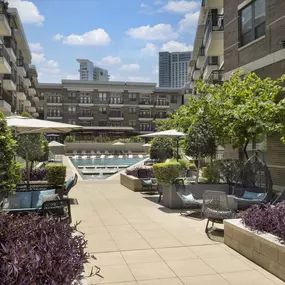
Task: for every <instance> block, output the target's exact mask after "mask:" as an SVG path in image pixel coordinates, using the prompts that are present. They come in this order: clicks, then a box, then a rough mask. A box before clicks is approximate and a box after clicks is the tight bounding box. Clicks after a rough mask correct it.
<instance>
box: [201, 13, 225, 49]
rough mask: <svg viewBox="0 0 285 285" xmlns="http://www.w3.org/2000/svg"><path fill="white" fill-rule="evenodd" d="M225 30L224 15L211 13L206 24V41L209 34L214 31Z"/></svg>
mask: <svg viewBox="0 0 285 285" xmlns="http://www.w3.org/2000/svg"><path fill="white" fill-rule="evenodd" d="M223 30H224V15H218V14H210V15H208V18H207V21H206V26H205V43H207V42H208V40H209V35H210V33H211V32H212V31H213V32H215V31H223Z"/></svg>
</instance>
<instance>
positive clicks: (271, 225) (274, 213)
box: [239, 202, 285, 244]
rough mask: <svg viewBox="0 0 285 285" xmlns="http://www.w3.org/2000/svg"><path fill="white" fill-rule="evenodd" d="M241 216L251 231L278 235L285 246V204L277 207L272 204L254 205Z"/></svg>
mask: <svg viewBox="0 0 285 285" xmlns="http://www.w3.org/2000/svg"><path fill="white" fill-rule="evenodd" d="M239 216H240V217H241V219H242V222H243V224H244V225H245V226H247V227H249V228H250V229H251V230H255V231H258V232H261V233H264V232H266V233H271V234H273V235H276V236H277V237H278V238H279V240H280V242H281V243H283V244H285V202H282V203H279V204H277V205H276V206H275V207H271V205H270V204H267V205H264V204H262V205H254V206H252V207H250V208H249V209H247V210H246V211H244V212H242V213H241V214H240V215H239Z"/></svg>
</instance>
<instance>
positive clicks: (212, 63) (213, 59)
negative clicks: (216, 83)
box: [202, 56, 219, 81]
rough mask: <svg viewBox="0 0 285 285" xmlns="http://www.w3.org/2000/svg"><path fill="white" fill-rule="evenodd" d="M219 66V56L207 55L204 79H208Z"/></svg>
mask: <svg viewBox="0 0 285 285" xmlns="http://www.w3.org/2000/svg"><path fill="white" fill-rule="evenodd" d="M218 66H219V57H218V56H209V57H207V59H206V61H205V64H204V67H203V73H202V76H203V80H204V81H207V80H208V78H209V76H210V75H211V73H212V72H213V71H214V70H217V69H218Z"/></svg>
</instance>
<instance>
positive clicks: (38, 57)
mask: <svg viewBox="0 0 285 285" xmlns="http://www.w3.org/2000/svg"><path fill="white" fill-rule="evenodd" d="M44 61H45V54H44V53H36V52H32V63H33V64H39V63H41V62H44Z"/></svg>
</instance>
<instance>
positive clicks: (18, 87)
mask: <svg viewBox="0 0 285 285" xmlns="http://www.w3.org/2000/svg"><path fill="white" fill-rule="evenodd" d="M17 92H23V93H26V88H25V87H24V85H23V84H17Z"/></svg>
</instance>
